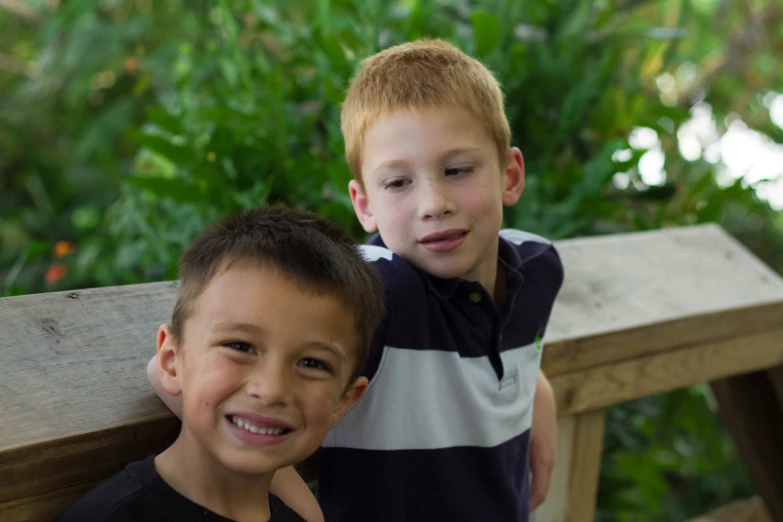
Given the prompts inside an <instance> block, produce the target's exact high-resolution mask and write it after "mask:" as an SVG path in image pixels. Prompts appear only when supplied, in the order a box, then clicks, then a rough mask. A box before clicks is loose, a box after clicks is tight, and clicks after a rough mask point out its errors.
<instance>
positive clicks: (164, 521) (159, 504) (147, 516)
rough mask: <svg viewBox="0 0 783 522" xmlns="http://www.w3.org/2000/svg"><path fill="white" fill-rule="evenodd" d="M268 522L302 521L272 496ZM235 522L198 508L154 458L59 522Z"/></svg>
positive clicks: (108, 481)
mask: <svg viewBox="0 0 783 522" xmlns="http://www.w3.org/2000/svg"><path fill="white" fill-rule="evenodd" d="M269 509H270V511H271V512H272V516H271V518H270V519H269V522H303V521H304V519H303V518H302V517H300V516H299V515H297V514H296V513H295V512H294V511H293V510H291V508H289V507H288V506H286V505H285V504H284V503H283V501H282V500H280V499H279V498H277V497H276V496H274V495H272V494H271V493H270V494H269ZM180 520H181V521H183V522H232V521H231V519H228V518H226V517H223V516H220V515H218V514H217V513H214V512H212V511H209V510H208V509H206V508H204V507H202V506H199V505H198V504H196V503H195V502H193V501H192V500H189V499H187V498H185V497H183V496H182V495H180V494H179V493H177V492H176V491H174V489H173V488H172V487H171V486H169V485H168V484H167V483H166V481H164V480H163V478H161V476H160V475H159V474H158V471H157V470H156V469H155V460H154V457H148V458H146V459H144V460H141V461H138V462H134V463H132V464H128V466H127V467H126V468H125V469H124V470H122V471H120V472H119V473H117V474H116V475H113V476H111V477H109V478H108V479H106V481H104V482H102V483H101V484H99V485H98V486H97V487H96V488H95V489H93V490H92V491H90V492H89V493H87V494H86V495H85V496H84V497H82V498H81V499H80V500H79V501H78V502H77V503H76V504H74V505H73V506H72V507H71V509H69V510H68V511H67V512H66V513H65V514H64V515H63V516H62V517H60V519H59V520H58V522H177V521H180Z"/></svg>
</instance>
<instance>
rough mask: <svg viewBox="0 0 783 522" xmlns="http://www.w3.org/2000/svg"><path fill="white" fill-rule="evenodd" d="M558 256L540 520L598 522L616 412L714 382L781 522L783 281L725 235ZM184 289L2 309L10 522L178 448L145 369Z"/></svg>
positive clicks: (4, 486)
mask: <svg viewBox="0 0 783 522" xmlns="http://www.w3.org/2000/svg"><path fill="white" fill-rule="evenodd" d="M557 246H558V250H559V252H560V254H561V256H562V258H563V262H564V264H565V266H566V281H565V284H564V287H563V290H562V292H561V295H560V297H559V298H558V301H557V303H556V305H555V310H554V313H553V317H552V320H551V323H550V326H549V331H548V333H547V337H546V342H547V344H546V348H545V350H544V361H543V368H544V371H545V372H546V374H547V375H548V376H549V378H550V380H551V382H552V385H553V387H554V389H555V394H556V397H557V401H558V408H559V414H560V419H559V432H558V465H557V468H556V470H555V474H554V477H553V483H552V489H551V491H550V495H549V498H548V499H547V502H546V503H545V504H544V505H543V506H542V507H541V508H540V509H539V510H538V511H537V513H536V522H566V521H568V522H582V521H585V522H587V521H592V520H593V518H594V513H595V498H596V491H597V487H598V473H599V467H600V457H601V450H602V440H603V429H604V416H605V409H606V408H607V407H608V406H610V405H612V404H616V403H619V402H623V401H627V400H631V399H636V398H639V397H644V396H649V395H653V394H658V393H663V392H666V391H669V390H674V389H678V388H682V387H686V386H690V385H692V384H694V383H697V382H705V381H706V382H710V383H712V386H713V389H714V391H715V395H716V397H717V398H718V400H719V403H720V407H721V414H722V415H723V416H724V419H725V420H726V425H727V427H728V429H729V430H730V432H731V433H732V435H733V436H734V437H735V440H736V441H737V446H738V449H739V451H740V454H741V455H742V457H743V459H744V460H745V462H746V463H747V466H748V471H749V473H750V475H751V477H752V478H753V479H754V481H755V483H756V488H757V490H758V492H759V494H760V496H762V497H763V498H764V501H765V503H766V504H767V509H768V510H769V512H770V513H771V514H772V516H773V518H774V519H775V520H781V521H783V495H780V494H779V492H780V491H783V475H782V473H783V471H782V470H783V467H781V466H780V464H782V463H783V457H781V455H783V444H781V441H783V408H782V407H781V405H783V375H781V374H782V373H783V280H781V278H780V277H779V276H778V275H777V274H775V273H774V272H773V271H772V270H770V269H769V268H768V267H766V266H765V265H764V264H763V263H761V262H760V261H759V260H758V259H756V258H755V257H754V256H753V255H751V254H750V253H749V252H748V251H747V250H746V249H745V248H743V247H742V246H741V245H740V244H738V243H737V242H736V241H735V240H734V239H732V238H731V237H730V236H728V235H727V234H725V233H724V232H723V231H722V230H721V229H719V228H718V227H715V226H697V227H689V228H680V229H669V230H663V231H655V232H646V233H635V234H623V235H615V236H605V237H595V238H587V239H575V240H567V241H561V242H558V244H557ZM176 292H177V284H176V283H168V282H167V283H151V284H145V285H133V286H124V287H111V288H100V289H91V290H82V291H76V292H59V293H50V294H41V295H32V296H24V297H13V298H5V299H0V520H2V521H3V522H19V521H36V522H38V521H44V522H45V521H49V520H53V519H55V518H56V516H57V515H58V514H59V513H61V512H62V511H63V510H64V509H65V508H66V507H67V506H68V505H70V504H71V503H72V502H74V501H75V500H76V499H77V498H78V497H79V496H81V495H82V494H83V493H84V492H86V491H87V490H88V489H90V488H91V487H93V486H94V485H95V484H97V483H98V482H100V481H101V480H102V479H104V478H106V477H107V476H109V475H111V474H112V473H115V472H117V471H118V470H120V469H121V468H122V466H124V465H125V464H127V463H128V462H131V461H133V460H137V459H140V458H143V457H145V456H146V455H149V454H151V453H154V452H157V451H160V450H161V449H162V448H164V447H165V446H166V445H168V444H169V443H170V442H171V441H172V440H173V439H174V437H175V436H176V433H177V430H178V423H177V421H176V420H175V419H174V418H173V417H172V415H171V414H170V413H169V412H168V410H166V408H165V407H164V406H163V405H162V403H161V402H160V401H159V400H158V399H157V398H156V397H155V395H154V393H153V392H152V391H151V389H150V387H149V385H148V384H147V381H146V377H145V372H144V367H145V364H146V362H147V361H148V360H149V358H150V356H151V355H152V354H153V353H154V339H155V332H156V329H157V327H158V326H159V325H160V323H162V322H166V321H168V319H169V317H170V314H171V310H172V308H173V305H174V301H175V299H176ZM747 401H751V402H752V404H747V403H746V402H747ZM775 459H777V460H775Z"/></svg>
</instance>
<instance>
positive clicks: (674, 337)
mask: <svg viewBox="0 0 783 522" xmlns="http://www.w3.org/2000/svg"><path fill="white" fill-rule="evenodd" d="M557 246H558V250H559V252H560V255H561V257H562V259H563V264H564V266H565V267H566V271H565V272H566V276H565V277H566V278H565V283H564V285H563V289H562V291H561V293H560V295H559V296H558V299H557V301H556V303H555V308H554V311H553V314H552V319H551V321H550V326H549V329H548V331H547V334H546V337H545V342H546V348H545V350H544V354H543V362H542V366H543V369H544V372H545V373H546V374H547V376H549V377H553V376H556V375H560V374H562V373H567V372H573V371H577V370H582V369H586V368H591V367H594V366H600V365H602V364H606V363H613V362H617V361H620V360H623V359H631V358H634V357H638V356H640V355H645V354H650V353H652V352H659V351H666V350H671V349H674V348H677V347H679V346H687V345H692V344H696V343H703V342H707V341H713V340H722V339H726V338H728V337H734V336H736V335H737V334H738V333H743V332H748V331H758V330H767V329H770V328H775V327H778V326H780V324H781V317H783V280H781V278H780V276H778V275H777V274H776V273H775V272H773V271H772V270H771V269H770V268H769V267H767V266H766V265H764V264H763V263H762V262H760V261H759V260H758V259H757V258H756V257H754V256H753V255H752V254H751V253H750V252H749V251H748V250H747V249H745V248H744V247H743V246H742V245H740V244H739V243H738V242H737V241H736V240H734V239H733V238H732V237H731V236H729V235H728V234H726V233H725V232H724V231H723V230H722V229H720V228H718V227H716V226H711V225H705V226H698V227H688V228H679V229H669V230H660V231H652V232H643V233H636V234H626V235H617V236H607V237H600V238H586V239H576V240H570V241H563V242H561V243H558V244H557Z"/></svg>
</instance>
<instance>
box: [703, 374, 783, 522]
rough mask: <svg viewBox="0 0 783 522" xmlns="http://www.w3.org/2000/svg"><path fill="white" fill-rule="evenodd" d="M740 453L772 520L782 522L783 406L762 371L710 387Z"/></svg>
mask: <svg viewBox="0 0 783 522" xmlns="http://www.w3.org/2000/svg"><path fill="white" fill-rule="evenodd" d="M711 387H712V392H713V394H714V395H715V399H716V400H717V402H718V411H719V413H720V416H721V419H722V420H723V423H724V425H725V426H726V428H728V430H729V433H730V434H731V437H732V439H734V444H735V445H736V447H737V453H738V454H739V456H740V458H741V459H742V462H743V464H745V467H746V469H747V470H748V475H749V476H750V478H751V480H752V481H753V484H754V485H755V487H756V491H757V492H758V494H759V495H760V496H761V498H762V499H764V504H765V505H766V509H767V511H768V512H769V514H770V515H771V516H772V519H773V520H783V494H782V493H783V404H781V403H780V402H778V400H777V394H776V393H775V390H774V388H773V386H772V383H771V381H770V380H769V378H768V376H767V372H765V371H759V372H754V373H750V374H746V375H737V376H734V377H731V378H727V379H724V380H721V381H716V382H713V383H711Z"/></svg>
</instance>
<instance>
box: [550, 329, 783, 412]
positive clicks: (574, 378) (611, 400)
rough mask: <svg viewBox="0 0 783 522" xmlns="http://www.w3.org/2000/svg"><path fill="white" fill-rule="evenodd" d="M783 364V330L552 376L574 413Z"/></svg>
mask: <svg viewBox="0 0 783 522" xmlns="http://www.w3.org/2000/svg"><path fill="white" fill-rule="evenodd" d="M780 364H783V329H778V330H771V331H763V332H761V333H757V334H751V335H746V336H743V337H739V338H734V339H728V340H725V341H718V342H710V343H707V344H697V345H694V346H689V347H686V348H679V349H677V350H671V351H667V352H660V353H653V354H652V355H648V356H642V357H637V358H635V359H631V360H627V361H621V362H618V363H615V364H606V365H604V366H599V367H596V368H590V369H588V370H584V371H581V372H572V373H567V374H564V375H559V376H556V377H553V378H551V379H550V383H551V384H552V388H553V389H554V391H555V397H556V398H557V404H558V413H559V414H560V415H570V414H574V413H579V412H582V411H586V410H591V409H594V408H598V407H604V406H608V405H611V404H617V403H619V402H624V401H629V400H632V399H637V398H640V397H647V396H650V395H655V394H658V393H663V392H666V391H671V390H676V389H680V388H684V387H687V386H690V385H692V384H695V383H697V382H705V381H712V380H715V379H722V378H724V377H728V376H732V375H738V374H742V373H747V372H752V371H755V370H759V369H764V368H772V367H775V366H778V365H780Z"/></svg>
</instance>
